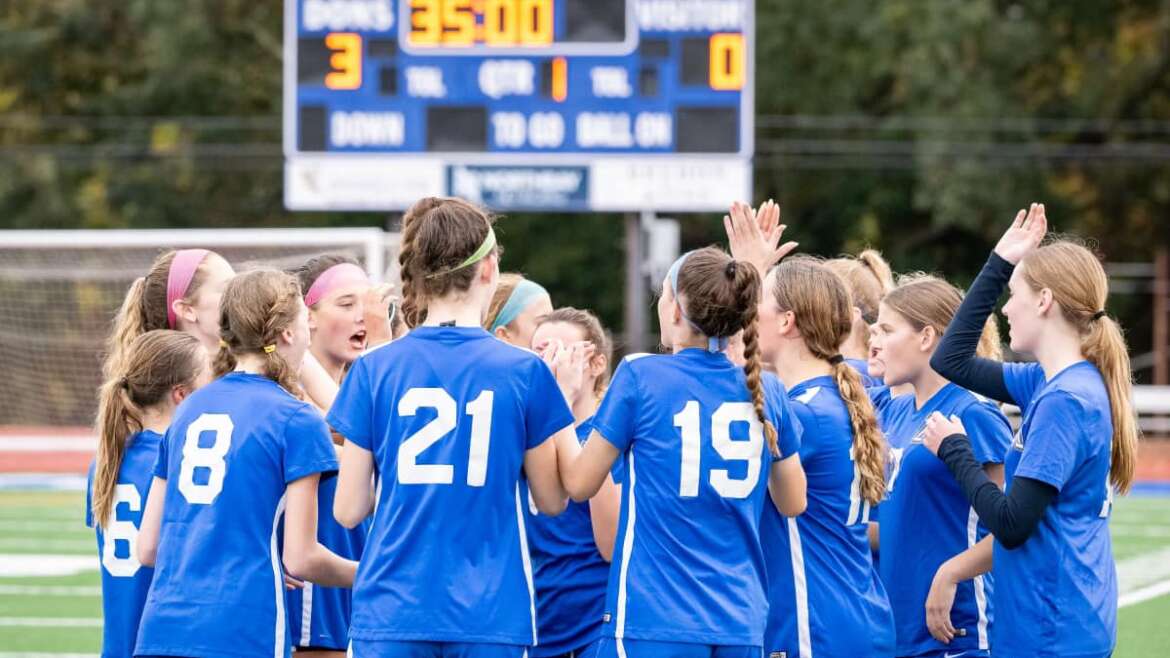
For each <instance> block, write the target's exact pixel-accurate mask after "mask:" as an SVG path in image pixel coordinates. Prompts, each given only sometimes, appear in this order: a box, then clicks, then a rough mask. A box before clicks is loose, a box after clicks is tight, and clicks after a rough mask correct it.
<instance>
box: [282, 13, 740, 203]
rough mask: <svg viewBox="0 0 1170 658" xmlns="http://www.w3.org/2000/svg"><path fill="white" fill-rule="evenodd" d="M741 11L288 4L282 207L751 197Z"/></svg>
mask: <svg viewBox="0 0 1170 658" xmlns="http://www.w3.org/2000/svg"><path fill="white" fill-rule="evenodd" d="M752 12H753V3H752V1H751V0H287V1H286V14H285V71H284V75H285V82H284V94H285V98H284V113H285V119H284V124H285V128H284V133H285V134H284V151H285V157H286V167H285V180H286V186H285V200H286V205H287V206H288V207H289V208H290V209H293V210H331V209H336V210H398V209H402V208H404V207H406V206H408V205H409V204H410V203H412V202H413V201H414V200H416V199H417V198H419V197H420V196H425V195H431V194H433V195H449V194H455V195H459V196H463V197H467V198H470V199H472V200H475V201H478V202H480V203H484V204H486V205H488V206H491V207H493V208H496V209H502V210H503V209H545V210H623V211H625V210H662V211H688V210H690V211H700V210H721V209H724V208H726V207H727V205H728V203H730V202H731V201H732V200H735V199H739V198H749V197H750V192H751V189H750V186H751V165H750V160H751V156H752V151H753V143H752V134H753V128H754V126H753V102H754V101H753V95H752V88H753V77H752V67H751V66H750V65H749V63H750V62H751V61H752V59H753V54H752V53H753V35H754V21H753V13H752Z"/></svg>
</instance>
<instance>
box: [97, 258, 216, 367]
mask: <svg viewBox="0 0 1170 658" xmlns="http://www.w3.org/2000/svg"><path fill="white" fill-rule="evenodd" d="M175 253H176V252H175V251H174V250H171V251H166V252H163V253H162V254H159V256H158V258H155V259H154V262H153V263H151V265H150V271H149V272H147V273H146V276H143V277H139V278H137V279H135V280H134V283H132V284H130V289H129V290H128V291H127V292H126V298H125V299H124V300H123V301H122V307H121V308H120V309H119V310H118V314H117V315H116V316H115V317H114V329H113V331H111V332H110V337H109V339H107V341H106V361H105V363H104V364H103V365H102V375H103V376H104V377H106V378H107V379H109V378H110V377H112V376H113V375H114V373H118V372H122V371H123V370H124V369H125V360H126V354H127V351H128V350H129V348H130V344H131V343H133V342H134V339H135V338H138V337H139V336H141V335H142V334H144V333H146V332H148V331H154V330H156V329H167V328H169V327H168V325H167V280H168V278H169V277H170V273H171V263H172V262H174V260H175ZM213 255H214V256H215V257H216V258H220V256H219V255H218V254H215V252H209V253H208V255H207V256H206V257H204V259H203V262H201V263H200V264H199V268H198V269H196V270H195V276H194V277H193V278H192V279H191V284H190V285H189V286H187V295H186V297H185V299H187V300H192V299H194V298H195V296H196V295H198V294H199V289H200V288H202V287H203V284H204V282H205V281H206V280H207V274H206V270H205V267H206V263H207V262H208V260H210V258H211V256H213Z"/></svg>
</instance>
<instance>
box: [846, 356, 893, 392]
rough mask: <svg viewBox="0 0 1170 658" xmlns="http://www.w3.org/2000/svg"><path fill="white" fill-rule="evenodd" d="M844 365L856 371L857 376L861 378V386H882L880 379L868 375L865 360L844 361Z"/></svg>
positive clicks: (867, 366)
mask: <svg viewBox="0 0 1170 658" xmlns="http://www.w3.org/2000/svg"><path fill="white" fill-rule="evenodd" d="M845 363H847V364H848V365H849V367H851V368H853V369H854V370H856V371H857V374H858V375H860V376H861V384H862V385H863V386H865V387H867V388H868V387H870V386H882V385H883V384H884V382H883V381H882V380H881V379H878V378H877V377H874V376H872V375H870V374H869V362H868V361H866V360H865V359H845Z"/></svg>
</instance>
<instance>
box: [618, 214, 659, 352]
mask: <svg viewBox="0 0 1170 658" xmlns="http://www.w3.org/2000/svg"><path fill="white" fill-rule="evenodd" d="M653 219H654V212H653V211H643V212H641V213H627V214H626V222H625V223H626V307H625V324H626V351H627V353H630V352H645V351H646V350H647V349H648V348H649V345H648V344H647V335H648V327H649V324H648V322H647V304H648V296H647V295H646V273H645V268H644V267H643V263H644V259H645V253H646V247H645V245H644V244H643V241H644V232H643V230H642V226H643V225H644V224H648V221H647V220H653Z"/></svg>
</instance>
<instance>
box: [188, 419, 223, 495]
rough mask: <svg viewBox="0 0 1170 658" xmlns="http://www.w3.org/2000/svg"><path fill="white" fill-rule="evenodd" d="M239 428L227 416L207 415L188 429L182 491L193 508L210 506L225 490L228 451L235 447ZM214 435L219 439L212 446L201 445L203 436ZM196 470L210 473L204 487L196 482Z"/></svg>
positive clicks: (196, 420)
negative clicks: (208, 433)
mask: <svg viewBox="0 0 1170 658" xmlns="http://www.w3.org/2000/svg"><path fill="white" fill-rule="evenodd" d="M234 429H235V425H234V424H233V423H232V419H231V416H228V415H227V414H203V415H201V416H199V417H198V418H196V419H195V422H193V423H191V424H190V425H188V426H187V437H186V439H185V440H184V441H183V462H182V464H181V465H180V467H179V492H180V493H182V494H183V498H186V499H187V502H188V503H190V504H192V505H210V504H211V503H212V502H213V501H214V500H215V497H216V496H218V495H219V492H221V491H223V478H224V476H225V475H226V474H227V462H226V461H225V460H224V457H226V456H227V453H228V449H229V448H231V447H232V430H234ZM204 432H211V433H212V434H213V435H214V436H215V438H214V439H213V440H212V443H211V446H209V447H207V448H202V447H200V446H199V437H200V436H202V435H203V433H204ZM196 469H203V470H204V471H206V473H207V481H206V482H204V483H203V484H199V483H197V482H195V472H196Z"/></svg>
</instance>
